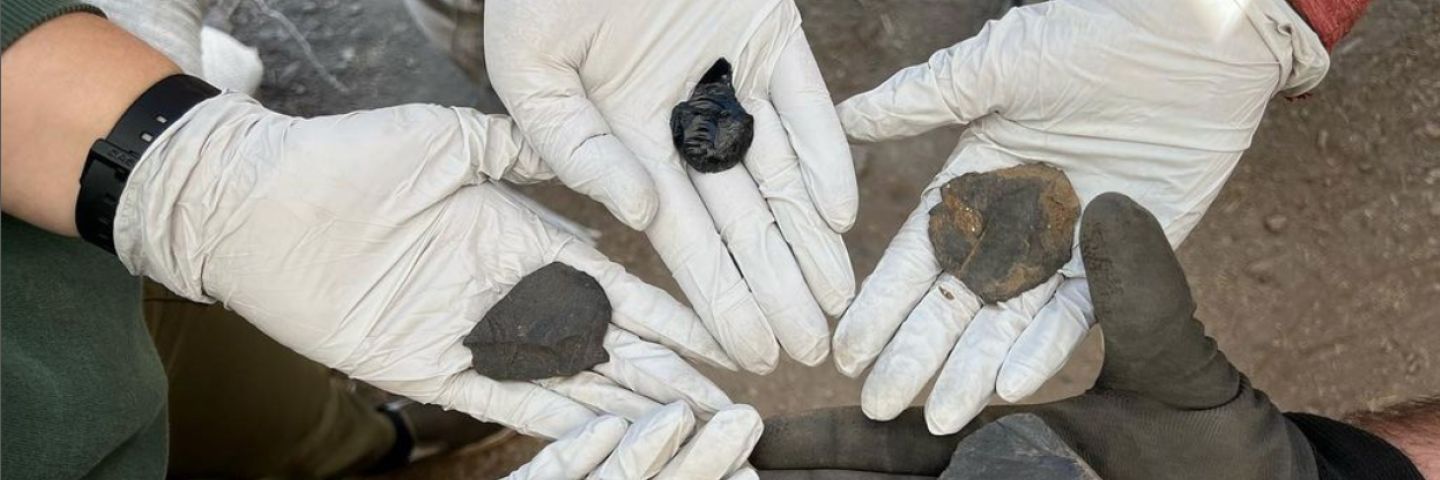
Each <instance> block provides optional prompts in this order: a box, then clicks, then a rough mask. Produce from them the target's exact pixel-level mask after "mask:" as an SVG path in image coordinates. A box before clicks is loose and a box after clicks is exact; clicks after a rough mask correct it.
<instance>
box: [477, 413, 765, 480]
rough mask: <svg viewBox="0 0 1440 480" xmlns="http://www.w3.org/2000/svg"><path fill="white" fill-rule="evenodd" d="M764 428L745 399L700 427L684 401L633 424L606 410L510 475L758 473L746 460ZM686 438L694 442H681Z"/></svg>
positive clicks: (717, 479) (710, 479) (542, 479)
mask: <svg viewBox="0 0 1440 480" xmlns="http://www.w3.org/2000/svg"><path fill="white" fill-rule="evenodd" d="M763 428H764V424H763V423H762V422H761V420H760V415H759V414H758V413H756V412H755V410H754V409H752V408H750V407H748V406H745V405H734V406H731V407H726V408H725V409H723V410H721V411H720V412H718V413H716V414H715V416H714V418H712V419H711V420H710V422H709V423H707V424H705V425H704V426H702V427H700V428H699V429H698V430H697V429H696V428H695V416H694V415H693V414H692V413H691V410H690V408H689V407H688V406H686V405H685V404H684V403H673V404H670V405H667V406H665V407H663V408H658V409H655V410H654V411H652V412H651V413H650V414H649V415H647V416H645V417H644V418H641V419H639V420H637V421H636V422H635V423H634V424H632V425H629V428H628V430H627V429H626V422H625V420H623V419H620V418H619V417H613V416H605V417H601V418H600V419H597V420H595V421H592V422H591V423H589V424H587V425H585V426H584V427H583V428H580V429H577V430H576V431H575V432H573V433H571V434H570V435H568V436H567V437H566V438H562V439H560V440H557V441H556V442H555V443H553V444H551V445H550V446H548V447H546V448H545V449H544V450H541V451H540V453H539V454H537V455H536V456H535V458H534V459H533V460H531V462H530V463H529V464H527V465H525V466H523V467H521V468H520V469H519V470H516V471H515V472H514V473H511V474H510V475H509V476H507V477H506V478H507V479H512V480H521V479H535V480H552V479H575V480H578V479H581V478H589V479H595V480H602V479H619V480H635V479H647V478H652V477H653V478H659V479H683V480H721V479H737V480H738V479H745V478H752V477H747V476H746V475H747V473H749V474H752V475H753V470H752V469H749V467H747V466H745V465H744V461H745V459H746V458H748V457H749V456H750V451H751V450H752V449H754V448H755V443H756V442H757V441H759V440H760V433H761V431H762V429H763ZM687 439H689V440H690V442H689V444H688V445H685V446H684V447H683V448H681V444H682V443H684V442H685V441H686V440H687ZM697 452H704V453H703V454H701V453H697ZM667 463H668V465H667ZM662 467H663V468H662ZM727 475H728V476H727Z"/></svg>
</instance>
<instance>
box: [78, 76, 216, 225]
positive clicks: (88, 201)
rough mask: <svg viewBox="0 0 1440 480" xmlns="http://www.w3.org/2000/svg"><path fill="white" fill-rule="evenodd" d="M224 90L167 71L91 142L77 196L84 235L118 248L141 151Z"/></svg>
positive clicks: (79, 222) (79, 221) (199, 80)
mask: <svg viewBox="0 0 1440 480" xmlns="http://www.w3.org/2000/svg"><path fill="white" fill-rule="evenodd" d="M219 94H220V90H219V89H216V88H215V87H213V86H211V85H210V84H208V83H205V81H204V80H201V79H198V78H195V77H192V76H189V75H172V76H169V77H166V78H165V79H163V80H160V81H159V82H156V83H155V85H153V86H151V87H150V89H148V90H145V93H143V94H140V98H138V99H136V100H135V103H132V104H130V108H128V109H126V110H125V114H124V115H121V116H120V121H118V122H115V127H113V128H111V129H110V133H109V134H108V135H106V136H105V138H102V139H99V140H96V141H95V144H94V145H91V146H90V153H89V154H87V155H86V156H85V169H84V170H83V171H82V172H81V173H80V195H79V198H77V199H76V200H75V229H76V230H79V231H80V238H84V239H85V241H87V242H90V243H93V244H95V245H97V246H99V247H100V248H103V249H105V250H106V251H108V252H110V253H115V237H114V234H115V209H116V207H118V206H119V204H120V194H121V193H123V192H124V191H125V183H126V182H127V181H129V180H130V171H131V170H133V169H134V168H135V164H136V163H137V162H139V161H140V156H142V155H144V154H145V150H146V149H148V148H150V142H153V141H155V138H156V137H159V136H160V133H161V132H164V131H165V129H166V128H169V127H170V124H172V123H174V122H175V120H178V119H180V117H181V116H182V115H185V112H188V111H190V108H191V107H194V106H195V104H198V103H200V102H202V101H205V100H206V99H208V98H210V97H213V96H216V95H219Z"/></svg>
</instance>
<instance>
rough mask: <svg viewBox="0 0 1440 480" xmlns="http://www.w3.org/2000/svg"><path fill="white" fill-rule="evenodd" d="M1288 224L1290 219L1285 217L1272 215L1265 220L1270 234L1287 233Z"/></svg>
mask: <svg viewBox="0 0 1440 480" xmlns="http://www.w3.org/2000/svg"><path fill="white" fill-rule="evenodd" d="M1287 223H1290V219H1289V218H1286V217H1285V216H1284V215H1280V214H1275V215H1271V216H1269V217H1266V218H1265V229H1266V230H1269V231H1270V233H1280V232H1283V231H1285V224H1287Z"/></svg>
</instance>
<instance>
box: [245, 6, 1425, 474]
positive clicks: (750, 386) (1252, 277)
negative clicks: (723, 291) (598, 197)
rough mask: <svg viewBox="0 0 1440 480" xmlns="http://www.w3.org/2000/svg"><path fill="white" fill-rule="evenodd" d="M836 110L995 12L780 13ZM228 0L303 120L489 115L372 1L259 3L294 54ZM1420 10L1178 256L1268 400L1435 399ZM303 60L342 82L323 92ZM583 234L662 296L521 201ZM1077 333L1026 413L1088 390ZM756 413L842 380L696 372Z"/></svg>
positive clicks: (907, 183)
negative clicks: (435, 110) (1070, 351)
mask: <svg viewBox="0 0 1440 480" xmlns="http://www.w3.org/2000/svg"><path fill="white" fill-rule="evenodd" d="M799 3H800V4H801V6H802V9H803V10H804V13H805V22H806V23H805V30H806V32H807V33H808V35H809V38H810V41H811V43H812V44H813V46H814V48H815V53H816V56H817V58H818V59H819V62H820V65H821V68H822V70H823V71H824V74H825V77H826V80H827V81H828V82H829V86H830V88H831V91H832V92H833V94H834V96H835V98H836V99H837V100H839V99H843V98H846V97H848V96H849V95H852V94H855V93H858V92H860V91H863V90H864V89H866V88H868V87H871V86H873V85H876V84H878V83H879V82H881V81H882V80H884V79H885V78H887V77H888V76H889V75H890V74H891V73H893V72H894V71H895V70H897V69H899V68H902V67H904V66H907V65H910V64H913V63H917V62H920V61H923V60H924V59H925V58H926V57H928V56H929V55H930V53H931V52H932V51H934V50H935V49H938V48H942V47H945V46H948V45H950V44H953V43H955V42H957V41H959V40H962V39H964V38H966V37H968V36H969V35H971V34H973V33H974V32H975V31H976V30H978V28H979V26H980V24H981V23H983V21H984V19H986V18H990V17H993V16H996V15H999V14H1000V13H1002V12H1003V11H1004V10H1005V9H1007V8H1009V4H1010V3H1011V2H1009V1H1000V0H991V1H989V2H988V3H987V2H985V1H977V0H953V1H949V0H829V1H822V0H800V2H799ZM260 4H261V3H260V1H258V0H244V1H240V2H239V7H238V8H236V9H235V11H234V12H233V14H232V15H231V16H230V19H231V21H232V23H233V24H234V26H235V33H236V35H237V37H239V38H240V39H241V40H243V41H245V42H247V43H250V44H252V45H255V46H257V47H258V48H259V49H260V50H261V55H262V57H263V59H264V60H265V62H266V67H267V72H266V76H265V83H264V86H263V87H262V90H261V92H260V94H259V96H260V97H261V99H262V100H264V101H265V103H266V104H267V105H269V106H271V107H272V108H275V109H277V110H280V111H282V112H287V113H293V114H300V115H317V114H326V113H341V112H345V111H349V110H353V109H356V108H369V107H380V106H388V105H394V104H400V103H407V102H433V103H440V104H449V105H468V106H477V107H480V108H481V109H484V110H486V111H492V112H498V111H499V110H500V106H499V102H498V101H497V100H496V99H495V98H494V96H493V94H491V93H489V90H488V88H486V87H484V86H479V87H477V86H474V85H472V84H471V83H469V82H468V81H467V80H466V79H465V77H464V76H463V75H462V74H461V73H460V72H459V70H457V69H456V68H455V67H453V66H452V65H450V63H449V61H448V59H446V58H445V56H444V54H443V53H441V52H440V51H439V50H437V49H435V48H434V47H432V46H431V45H430V44H428V42H427V41H426V40H425V38H423V37H422V36H421V34H420V32H419V31H418V30H417V28H416V27H415V26H414V24H413V23H412V22H411V20H410V18H409V16H408V15H407V13H406V12H405V9H404V7H403V5H402V2H398V1H394V0H363V1H344V2H342V1H339V0H283V1H282V0H271V1H270V5H271V6H272V7H273V8H274V10H275V11H278V12H281V13H282V14H283V15H284V16H286V17H288V18H289V19H290V20H291V21H293V23H294V24H295V26H296V28H297V30H298V32H300V33H301V34H302V35H303V36H304V37H305V39H306V40H308V42H309V43H310V44H311V45H312V46H313V49H314V52H315V62H311V61H309V60H307V59H306V58H305V57H304V55H303V54H302V51H303V49H302V47H301V44H300V43H299V42H298V41H297V40H296V39H295V38H293V37H292V36H291V35H290V34H288V33H287V31H286V30H285V29H283V28H282V27H281V23H280V22H279V21H278V20H276V18H275V16H273V15H267V14H266V13H265V12H263V11H262V10H261V9H260V8H258V5H260ZM1436 19H1440V2H1435V1H1433V0H1378V1H1376V2H1374V4H1372V5H1371V7H1370V12H1369V14H1368V15H1367V16H1366V17H1365V19H1364V21H1363V22H1362V23H1361V24H1360V25H1359V27H1358V28H1357V29H1356V30H1355V32H1354V33H1353V34H1352V35H1351V36H1350V37H1349V38H1348V39H1347V40H1346V41H1345V42H1344V43H1342V44H1341V45H1340V46H1339V48H1338V49H1337V50H1336V52H1335V54H1334V58H1333V66H1332V69H1331V71H1330V75H1329V77H1328V78H1327V79H1326V80H1325V82H1324V83H1323V84H1322V86H1321V87H1320V88H1319V89H1318V90H1316V91H1315V92H1314V95H1313V96H1312V97H1311V98H1309V99H1307V100H1302V101H1294V102H1287V101H1283V100H1277V101H1275V102H1272V104H1271V105H1270V108H1269V111H1268V113H1267V115H1266V118H1265V122H1264V124H1263V125H1262V127H1261V128H1260V131H1259V133H1258V134H1257V135H1256V138H1255V143H1254V146H1253V147H1252V148H1251V149H1250V151H1249V153H1247V154H1246V156H1245V158H1244V160H1242V162H1241V164H1240V167H1239V168H1238V169H1237V170H1236V171H1235V173H1234V175H1233V177H1232V178H1231V180H1230V182H1229V184H1228V185H1227V186H1226V187H1225V190H1224V191H1223V193H1222V194H1221V195H1220V197H1219V199H1218V200H1217V201H1216V202H1215V204H1214V206H1213V207H1212V208H1211V209H1210V211H1209V214H1208V215H1207V216H1206V217H1205V219H1204V221H1203V222H1202V223H1201V225H1200V227H1199V228H1198V229H1197V230H1196V231H1195V232H1194V233H1193V234H1192V235H1191V237H1190V239H1189V240H1188V242H1187V243H1186V244H1185V245H1184V246H1183V247H1182V248H1181V251H1180V253H1181V261H1182V262H1183V263H1184V265H1185V267H1186V271H1187V272H1188V273H1189V275H1190V281H1191V284H1192V286H1193V287H1194V289H1195V292H1196V296H1197V300H1198V302H1199V304H1200V313H1199V315H1200V318H1201V319H1202V320H1203V321H1204V322H1205V323H1206V325H1207V327H1208V328H1209V331H1210V333H1211V334H1212V335H1213V336H1215V337H1216V339H1217V340H1218V341H1219V343H1220V345H1221V346H1222V348H1223V349H1224V350H1225V352H1226V353H1227V354H1228V355H1229V357H1230V358H1231V359H1232V360H1233V361H1234V362H1235V364H1236V365H1238V366H1239V367H1240V368H1241V369H1242V370H1243V371H1245V372H1247V373H1248V374H1249V375H1250V378H1251V379H1252V380H1253V383H1254V384H1255V385H1256V386H1258V387H1260V388H1262V389H1264V390H1265V391H1267V392H1269V393H1270V395H1271V397H1272V398H1273V399H1274V400H1275V401H1276V402H1277V403H1279V404H1280V406H1281V407H1283V408H1285V409H1291V410H1306V411H1312V412H1319V413H1324V414H1330V415H1339V414H1343V413H1345V412H1347V411H1352V410H1356V409H1363V408H1374V407H1379V406H1383V405H1386V404H1389V403H1393V402H1396V401H1399V400H1403V399H1406V398H1411V397H1415V396H1421V395H1435V394H1440V369H1437V367H1440V365H1437V363H1440V347H1437V346H1440V328H1437V327H1440V55H1437V54H1436V52H1437V51H1440V22H1437V21H1436ZM315 63H318V64H319V65H322V66H323V67H324V68H325V69H326V70H328V71H329V72H330V73H331V74H333V75H334V77H335V78H336V79H337V80H338V81H339V82H340V83H341V84H343V86H344V87H345V88H344V89H343V90H342V89H340V88H338V87H337V86H335V85H333V84H331V83H328V82H327V81H326V80H324V78H323V76H322V75H321V74H320V73H319V72H320V70H319V69H318V68H317V65H316V64H315ZM955 138H956V130H948V131H940V132H933V133H931V134H928V135H925V136H922V137H919V138H915V139H911V140H907V141H902V142H892V143H888V144H882V145H876V146H872V147H868V148H866V150H865V153H866V155H865V157H866V159H867V161H866V162H865V168H864V169H863V171H862V173H861V178H860V187H861V190H860V194H861V213H860V218H859V222H858V224H857V225H856V226H855V228H854V229H853V230H852V231H851V232H850V233H848V234H847V235H846V236H845V239H846V241H847V243H848V246H849V249H850V254H851V256H852V258H853V259H854V263H855V268H856V272H857V274H858V276H859V277H858V278H864V277H865V276H866V275H868V274H869V272H870V271H871V270H872V269H873V268H874V266H875V263H876V262H877V261H878V260H879V257H880V254H881V253H882V252H883V251H884V248H885V246H886V245H887V244H888V242H889V239H890V237H891V236H892V235H893V234H894V232H895V231H896V230H897V229H898V228H899V226H900V222H901V221H902V220H903V219H904V218H905V216H906V214H907V213H908V212H909V211H910V210H911V209H912V208H913V207H914V205H915V202H916V199H917V198H918V194H919V191H920V189H921V187H922V186H923V185H924V184H925V183H926V182H927V181H928V180H929V178H930V177H931V175H933V174H934V172H935V171H936V170H937V169H938V168H939V166H940V164H941V162H943V161H944V159H945V157H946V155H947V154H948V153H949V151H950V149H951V148H952V147H953V146H954V140H955ZM526 191H527V192H528V193H530V194H531V195H533V196H534V197H535V198H537V199H538V200H540V201H541V202H542V203H544V204H546V205H549V206H551V207H552V208H554V209H556V210H558V211H560V212H562V213H564V214H566V215H567V216H569V217H571V218H572V219H575V220H577V221H579V222H581V223H582V224H584V225H586V226H589V227H591V228H594V229H597V230H599V231H600V232H602V236H601V240H600V248H601V250H603V251H604V252H605V253H606V254H608V255H610V256H611V258H613V259H614V260H615V261H617V262H620V263H621V264H624V265H626V266H627V267H628V268H629V269H630V270H631V271H632V272H634V273H636V274H637V275H639V276H641V277H642V278H644V279H646V280H648V281H650V282H653V283H655V284H657V285H660V286H662V287H664V288H666V289H667V290H669V291H670V292H672V294H675V295H676V297H677V298H683V297H682V296H680V295H679V291H678V289H677V288H676V285H675V283H674V281H673V280H671V279H670V277H669V274H668V272H667V271H666V270H665V268H664V266H663V264H662V263H661V262H660V259H659V257H658V256H657V255H656V254H655V253H654V251H653V250H652V249H651V247H650V246H649V245H648V243H647V242H646V241H645V239H644V237H643V235H641V234H639V233H636V232H631V231H628V230H626V229H625V228H624V227H623V226H621V225H620V224H619V223H618V222H616V221H615V220H613V219H612V218H610V217H609V216H608V215H607V214H606V212H605V210H604V209H603V208H602V207H600V206H599V205H598V204H596V203H593V202H590V201H589V200H587V199H584V198H582V197H580V196H578V195H575V194H573V193H570V192H568V191H567V190H565V189H564V188H563V187H559V186H541V187H536V188H528V189H526ZM1099 359H1100V351H1099V342H1098V335H1091V338H1090V339H1089V340H1088V341H1087V345H1086V347H1085V349H1084V351H1083V352H1081V353H1080V354H1079V355H1077V357H1076V358H1074V359H1072V361H1071V362H1070V364H1069V365H1068V366H1067V367H1066V369H1065V370H1064V371H1063V372H1062V373H1061V374H1060V375H1059V376H1058V377H1057V378H1056V379H1054V380H1053V381H1051V382H1050V384H1048V385H1047V386H1046V388H1045V389H1044V390H1043V391H1042V393H1041V394H1040V395H1038V396H1037V397H1036V399H1035V400H1047V399H1054V398H1059V397H1063V396H1068V395H1073V394H1075V393H1078V392H1080V391H1082V390H1083V389H1084V388H1086V387H1087V386H1088V385H1089V384H1090V382H1091V381H1092V380H1093V378H1094V375H1095V372H1096V371H1097V369H1098V363H1099ZM713 378H715V379H716V380H717V381H718V382H719V383H720V384H721V386H722V387H725V388H726V389H727V391H729V392H730V393H731V395H732V396H733V397H734V399H735V400H737V401H740V402H748V403H751V404H754V405H755V406H756V407H757V408H759V409H760V410H761V411H762V412H763V413H767V414H769V413H776V412H784V411H794V410H803V409H809V408H815V407H823V406H833V405H846V404H854V403H856V402H858V400H859V386H860V383H859V382H858V381H856V380H851V379H847V378H845V377H843V376H841V375H840V374H838V373H837V372H836V371H835V369H834V367H833V365H832V364H829V363H826V364H822V365H821V366H819V367H815V368H806V367H803V366H800V365H798V364H795V363H793V362H790V363H786V364H784V365H782V366H781V368H779V369H778V370H776V371H775V372H774V373H772V374H770V375H769V376H765V377H757V376H753V375H748V374H734V373H728V372H716V373H715V374H714V377H713ZM538 445H539V442H537V441H521V442H515V443H512V444H511V445H508V446H507V447H506V448H505V449H503V450H501V451H498V452H487V453H464V452H462V453H460V454H456V455H451V456H448V457H444V458H438V459H433V460H430V461H427V462H425V463H422V464H420V465H417V466H415V467H413V468H411V469H409V470H406V471H404V472H400V473H398V474H396V475H393V476H391V477H390V478H394V479H410V480H414V479H425V478H476V479H481V478H494V477H496V476H499V475H500V474H503V473H504V472H506V471H508V470H509V469H511V468H513V467H514V466H515V465H518V464H520V463H523V461H524V460H525V459H526V458H527V457H528V455H529V454H531V453H532V452H533V451H534V450H535V449H536V448H537V447H538Z"/></svg>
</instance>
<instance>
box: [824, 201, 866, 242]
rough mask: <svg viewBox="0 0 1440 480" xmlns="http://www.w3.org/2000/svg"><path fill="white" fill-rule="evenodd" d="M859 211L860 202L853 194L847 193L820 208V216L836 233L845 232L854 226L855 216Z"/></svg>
mask: <svg viewBox="0 0 1440 480" xmlns="http://www.w3.org/2000/svg"><path fill="white" fill-rule="evenodd" d="M859 213H860V202H859V199H857V198H856V197H855V196H852V195H847V196H845V198H842V199H840V200H837V201H834V202H831V203H829V204H828V205H827V206H825V207H822V208H821V209H820V217H821V218H824V219H825V224H826V225H829V226H830V229H831V230H834V231H835V232H836V233H845V232H848V231H850V229H851V228H853V227H854V226H855V218H856V217H858V216H859Z"/></svg>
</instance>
